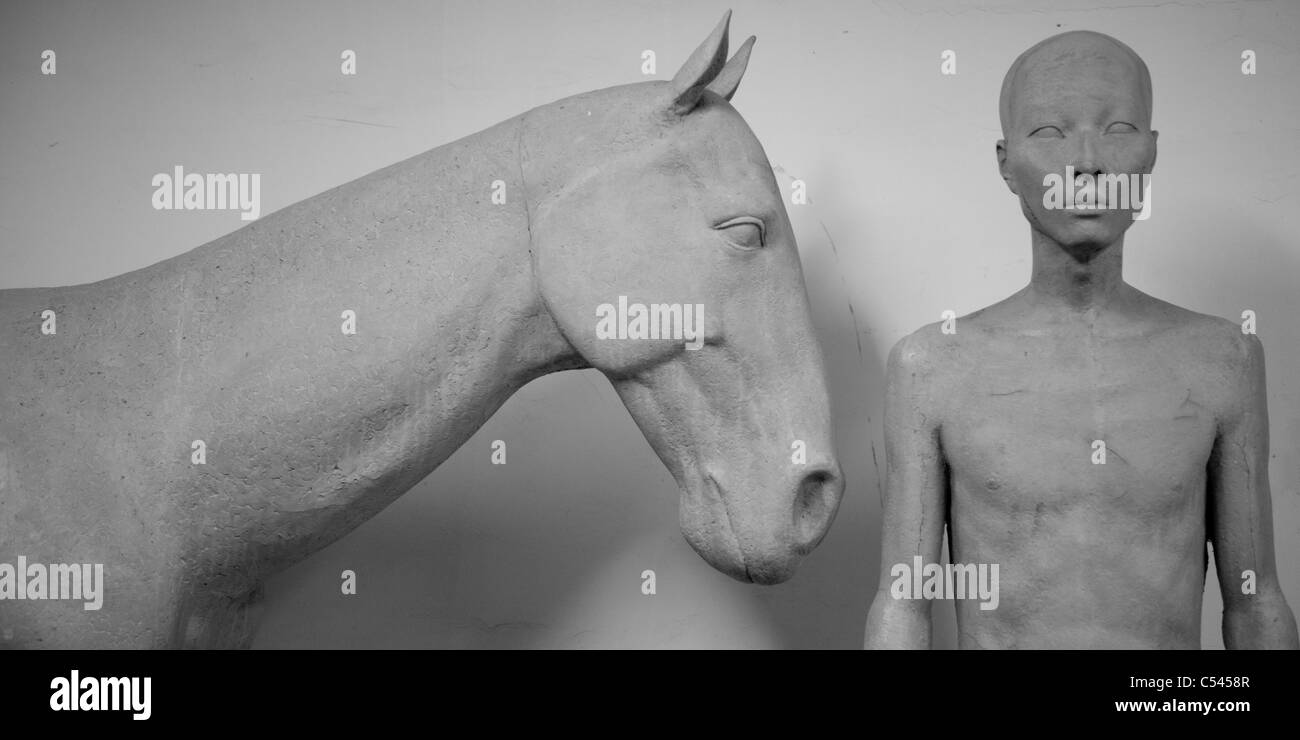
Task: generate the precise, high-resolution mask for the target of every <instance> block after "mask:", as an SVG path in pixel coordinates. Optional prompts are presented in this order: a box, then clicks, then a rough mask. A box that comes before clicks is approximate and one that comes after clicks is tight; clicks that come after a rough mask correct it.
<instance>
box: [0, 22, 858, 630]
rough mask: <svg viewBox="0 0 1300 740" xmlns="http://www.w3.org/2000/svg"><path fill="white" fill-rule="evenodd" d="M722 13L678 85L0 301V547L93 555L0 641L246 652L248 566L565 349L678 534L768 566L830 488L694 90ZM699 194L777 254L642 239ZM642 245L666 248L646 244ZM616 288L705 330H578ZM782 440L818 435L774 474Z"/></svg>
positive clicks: (802, 385)
mask: <svg viewBox="0 0 1300 740" xmlns="http://www.w3.org/2000/svg"><path fill="white" fill-rule="evenodd" d="M725 23H726V19H724V23H723V24H720V26H719V29H720V31H718V30H715V32H714V35H713V36H711V37H710V40H709V41H706V42H705V44H704V45H702V46H701V50H697V52H696V55H695V56H693V58H692V59H693V62H694V64H695V69H694V70H692V69H690V67H691V64H692V62H688V64H687V67H684V68H683V73H679V77H683V75H685V77H686V78H690V79H686V80H685V81H686V82H687V83H691V84H695V83H699V81H700V80H704V82H703V83H699V84H696V85H695V88H694V89H693V90H689V89H687V88H686V87H684V85H683V83H682V82H681V81H680V80H675V81H674V83H671V84H670V83H663V82H656V83H640V84H637V85H629V86H624V87H620V88H610V89H609V90H603V91H597V92H594V93H587V94H585V95H580V96H575V97H574V98H568V99H565V100H562V101H557V102H556V103H552V104H550V105H548V106H543V107H542V108H538V109H534V110H533V111H530V112H528V113H526V114H523V115H521V116H517V117H515V118H512V119H510V120H508V121H505V122H503V123H501V124H498V125H496V126H493V127H491V128H489V129H486V130H484V131H482V132H479V133H477V134H474V135H472V136H469V137H466V138H464V139H461V140H459V141H456V142H453V143H451V144H447V145H445V146H442V147H439V148H437V149H434V150H431V151H428V152H425V153H423V154H420V155H417V156H415V157H412V158H410V159H407V160H405V161H403V162H399V163H397V164H394V165H392V166H390V167H386V168H384V169H381V170H378V171H376V172H374V173H371V174H370V175H367V176H365V177H362V178H359V179H357V180H354V181H352V182H349V183H347V184H344V185H342V186H340V187H337V188H335V189H333V190H330V191H327V192H325V193H322V194H320V195H318V196H315V197H313V198H310V199H308V200H305V201H302V202H299V203H297V204H294V205H292V206H289V207H287V208H284V209H282V210H280V211H278V212H276V213H273V214H270V215H268V216H265V217H263V218H262V219H260V220H258V221H255V222H253V223H251V224H250V225H248V226H246V227H244V228H242V229H240V230H238V231H236V232H234V233H232V234H229V235H227V236H224V237H221V238H219V239H216V240H214V241H213V242H210V243H208V244H206V245H203V246H201V247H199V248H197V249H194V250H192V251H190V252H188V253H185V254H182V255H180V256H178V257H175V258H172V259H169V260H166V261H163V262H160V263H158V264H156V265H153V266H150V267H147V268H144V269H142V270H137V271H135V272H132V273H127V274H125V275H121V276H119V277H116V278H111V279H108V280H104V281H101V282H98V283H93V284H88V285H83V286H73V287H66V288H51V289H23V290H11V291H0V345H2V346H3V347H4V349H5V351H4V352H3V354H0V377H4V378H5V379H6V380H5V382H4V384H3V385H0V547H2V548H3V549H2V550H0V560H6V559H8V561H9V562H13V559H14V557H16V556H17V555H24V556H26V558H27V561H28V562H42V563H103V564H105V568H104V578H105V583H104V589H105V595H104V605H103V608H102V609H101V610H99V611H87V610H84V609H83V607H82V602H80V601H76V600H70V601H38V600H26V601H22V600H0V629H2V630H3V632H2V634H0V637H2V638H3V639H0V646H8V647H21V646H49V647H70V646H76V647H163V646H167V647H170V646H201V647H208V646H217V647H221V646H244V645H247V644H248V643H249V642H250V641H251V637H252V630H253V627H254V625H255V622H256V618H255V617H256V614H255V612H256V605H257V602H258V597H259V594H260V584H261V582H262V580H263V579H264V578H265V577H266V576H267V575H269V574H270V573H272V572H275V571H276V570H279V569H281V568H283V567H286V566H287V565H289V564H291V563H292V562H295V561H297V560H300V559H302V558H304V557H306V556H307V555H309V554H311V553H312V552H314V551H316V550H318V549H320V548H321V547H324V546H325V545H327V544H329V543H330V542H333V541H334V540H336V539H338V538H339V537H341V536H343V535H344V534H346V533H347V532H348V531H350V530H351V529H353V528H355V527H356V526H357V525H359V524H360V523H361V522H363V521H365V520H366V519H368V518H370V517H371V516H373V515H375V514H376V513H377V512H378V511H380V510H381V509H383V508H384V507H385V506H387V505H388V504H389V503H391V502H392V501H393V500H395V499H396V498H397V497H398V496H400V495H401V494H402V493H404V492H406V491H407V490H409V489H410V488H411V487H413V486H414V485H415V484H416V483H418V482H419V481H420V480H421V479H423V478H424V477H425V476H427V475H428V474H429V473H431V472H432V471H433V470H434V469H435V468H436V467H437V466H438V465H439V464H440V463H441V462H442V461H443V460H445V459H446V458H447V457H448V456H449V455H450V454H451V453H452V452H454V451H455V450H456V449H457V448H458V447H459V446H460V445H461V444H462V443H463V442H464V441H465V440H466V439H468V438H469V437H470V436H471V435H472V434H473V433H474V431H475V430H477V429H478V428H479V426H481V425H482V423H483V422H484V421H486V419H487V418H489V417H490V416H491V415H492V414H493V413H494V412H495V411H496V410H497V409H498V408H499V407H500V406H501V404H502V403H504V402H505V400H506V399H507V398H508V397H509V396H510V395H511V394H513V393H514V392H515V391H516V390H518V389H519V388H520V387H522V386H523V385H524V384H526V383H527V382H529V381H530V380H532V379H533V378H535V377H538V376H540V375H542V374H545V373H548V372H552V371H556V370H563V369H569V368H578V367H588V366H594V367H597V368H599V369H601V370H602V371H604V372H605V373H606V374H607V375H608V376H609V377H610V378H611V380H612V381H614V383H615V387H616V388H617V389H618V390H619V393H620V395H621V396H622V397H623V398H624V401H625V403H627V405H628V408H629V410H630V411H631V412H632V413H633V417H634V419H636V421H637V423H638V424H639V425H640V426H641V428H642V430H643V431H644V432H645V433H646V436H647V439H648V440H649V441H650V442H651V444H652V445H653V446H654V447H655V449H656V451H657V452H658V453H659V454H660V457H661V458H663V459H664V461H665V463H667V464H668V465H669V468H670V470H672V471H673V473H674V475H675V477H676V478H677V480H678V482H679V483H680V484H681V485H682V490H683V492H682V519H683V531H684V533H685V534H686V536H687V538H688V540H690V541H691V544H692V545H694V546H695V547H696V549H697V550H699V551H700V552H701V554H702V555H703V556H704V557H705V558H706V559H707V560H709V562H711V563H712V564H714V565H715V566H716V567H719V568H720V569H722V570H724V571H726V572H728V573H730V574H731V575H733V576H736V577H738V578H742V579H745V580H757V581H762V582H774V581H776V580H781V579H783V578H785V577H788V575H789V573H790V572H791V571H792V568H793V561H794V559H796V558H797V556H798V555H799V554H802V553H803V552H806V551H807V550H809V549H811V547H812V546H814V545H815V544H816V541H817V540H819V539H820V537H821V535H822V533H824V531H825V527H826V526H827V525H828V524H829V519H830V517H831V516H832V515H833V512H834V508H835V505H836V504H837V502H838V497H839V493H840V491H841V490H842V486H843V484H842V480H841V479H840V478H839V471H838V466H837V465H836V464H835V462H834V458H833V450H832V449H831V444H830V440H829V433H828V428H827V427H828V411H827V409H826V399H825V389H824V384H823V381H822V380H821V366H820V354H819V351H818V349H817V347H816V343H815V340H813V339H811V328H810V327H809V326H807V316H806V313H807V306H806V297H805V296H804V295H803V292H802V278H801V276H800V275H799V269H798V258H797V254H796V253H795V251H794V249H793V239H792V238H790V237H789V233H788V232H789V224H788V222H787V221H786V220H785V214H784V209H783V207H781V205H780V199H779V194H777V193H776V190H775V184H774V182H773V181H772V178H771V173H770V170H769V169H766V168H767V163H766V158H765V157H764V156H763V155H762V150H761V147H758V145H757V141H756V140H755V139H753V136H752V133H749V131H748V128H747V127H745V126H744V123H743V120H741V119H740V117H739V115H738V114H736V113H735V111H734V109H732V108H731V107H730V106H729V105H727V104H726V100H725V99H724V96H722V95H719V94H717V93H714V92H706V91H704V90H703V87H704V84H707V83H708V82H709V81H710V80H713V79H715V78H719V79H722V78H726V76H727V75H726V73H725V70H723V69H722V65H721V64H720V63H719V62H718V59H719V56H721V60H722V61H725V54H726V49H725V47H726V41H725V39H726V31H725ZM719 35H720V38H719ZM719 41H720V43H719ZM744 51H745V55H746V57H747V52H748V46H746V48H745V50H744ZM738 56H739V55H738ZM706 57H707V58H706ZM741 66H742V71H743V60H742V64H741ZM720 72H722V73H723V74H720ZM732 74H733V76H734V77H735V80H734V81H733V82H731V83H729V84H731V89H732V90H734V83H735V82H738V81H739V75H738V74H735V73H734V71H733V72H732ZM705 77H707V78H708V79H704V78H705ZM684 79H685V78H684ZM729 93H730V91H727V94H726V95H725V97H727V98H729V97H730V94H729ZM683 94H686V95H694V96H695V97H696V98H697V99H696V100H695V101H694V102H692V103H691V105H690V106H689V107H688V108H686V110H685V111H683V110H681V109H680V108H681V106H682V102H681V101H682V96H683ZM665 100H666V101H667V102H668V103H669V105H668V106H667V111H668V112H667V113H665V112H664V110H665V104H664V103H665ZM674 106H676V107H677V109H674ZM697 109H698V110H697ZM692 111H694V112H692ZM665 132H671V133H672V134H673V135H672V136H665V135H664V133H665ZM719 137H721V139H722V140H723V141H722V143H721V145H720V144H719V141H718V139H719ZM701 173H707V174H708V178H707V180H706V181H704V182H701ZM720 174H721V175H725V179H726V180H727V182H726V183H721V182H712V183H711V181H713V180H717V179H718V178H719V176H720ZM610 178H613V179H612V180H611V179H610ZM665 178H667V179H668V180H670V181H671V182H669V181H665ZM637 183H640V184H639V185H638V184H637ZM502 185H504V196H505V197H504V202H500V201H499V199H498V201H497V202H494V200H493V194H494V192H499V191H500V189H501V187H502ZM665 187H667V188H668V190H667V191H666V193H667V194H665V192H661V191H662V189H663V188H665ZM674 188H675V190H674ZM719 188H722V189H721V190H719ZM701 190H705V191H708V192H711V193H714V195H713V196H711V197H712V199H713V201H715V202H714V205H716V206H718V207H720V208H722V210H721V211H719V213H722V212H725V211H726V210H727V209H728V208H731V209H732V210H736V209H735V208H733V206H740V205H742V204H744V205H745V206H746V207H745V208H740V210H746V209H748V210H756V211H761V212H762V213H764V214H767V216H766V217H767V218H768V219H769V220H770V221H771V223H769V224H768V225H767V227H766V230H767V232H768V233H770V234H772V235H773V238H781V237H782V235H784V236H785V237H786V239H787V241H788V244H783V245H781V248H780V249H769V250H767V252H766V253H763V254H745V255H739V253H738V252H737V253H735V254H731V253H728V252H727V251H726V250H725V249H723V250H718V247H717V245H716V244H710V247H711V248H713V249H715V250H717V253H716V254H714V253H712V252H709V253H707V254H708V255H710V256H708V257H706V258H705V259H706V263H705V264H703V265H702V264H701V263H700V257H698V256H696V257H691V256H690V255H691V254H692V252H691V251H690V250H692V249H694V248H695V247H697V246H698V245H693V244H689V243H681V244H680V245H679V242H689V241H691V240H694V241H698V240H699V235H698V234H696V233H695V232H697V231H699V230H700V229H701V228H704V229H706V230H708V235H709V237H710V238H715V239H716V237H714V236H713V234H714V233H721V232H715V231H713V230H711V229H716V228H717V227H709V226H707V225H703V226H702V225H701V224H696V223H691V222H689V219H687V223H686V224H685V226H680V227H676V226H675V227H673V228H685V229H688V230H694V231H692V232H691V233H692V235H693V236H692V237H691V238H690V239H686V238H684V237H681V235H675V234H673V233H672V231H673V228H667V229H666V228H663V224H664V220H665V218H666V217H667V216H666V215H665V213H667V214H669V216H671V217H672V220H673V221H674V222H675V221H677V220H679V216H680V214H675V213H673V211H681V210H682V209H683V208H684V206H683V203H687V202H698V201H700V200H701V193H700V191H701ZM665 198H667V199H668V200H667V201H665V200H664V199H665ZM755 203H757V205H755ZM638 221H641V223H639V224H638V223H636V222H638ZM656 226H658V227H659V228H656ZM624 227H626V228H627V229H628V230H629V231H630V233H625V234H619V233H618V231H619V229H621V228H624ZM661 239H665V240H667V241H669V242H671V243H672V244H674V245H678V246H674V247H673V248H672V249H664V248H662V247H661V248H659V250H658V255H657V257H656V256H655V254H654V252H647V251H638V250H644V249H649V248H651V247H652V246H653V245H654V244H655V243H656V242H657V241H658V240H661ZM615 244H619V245H623V246H619V247H616V246H614V245H615ZM676 249H680V250H682V251H681V253H680V254H674V251H673V250H676ZM696 252H697V253H698V250H696ZM736 259H743V260H747V262H745V263H744V264H746V265H748V266H749V267H747V268H744V269H741V270H737V266H738V265H739V264H741V263H736V262H734V261H733V260H736ZM762 260H766V263H764V262H761V261H762ZM771 271H776V272H777V273H778V275H779V277H778V278H773V277H772V276H771V275H770V274H768V275H766V276H765V273H766V272H771ZM746 275H748V277H746ZM755 286H758V287H759V288H762V289H761V290H755V289H754V288H755ZM792 288H793V290H792ZM620 293H621V294H627V295H643V296H644V295H648V296H651V297H659V296H662V297H664V299H665V300H676V299H678V298H680V299H683V300H692V301H694V300H697V299H698V300H703V301H705V305H707V306H712V307H713V309H714V310H713V313H712V314H711V319H710V321H708V322H706V329H707V332H706V334H707V338H706V346H705V347H704V348H703V349H702V350H700V351H699V352H684V351H683V349H682V347H681V346H680V344H676V345H674V344H673V343H671V342H665V341H652V342H635V341H630V340H629V341H616V342H598V341H596V340H595V339H594V338H593V332H592V329H593V327H594V325H595V314H594V312H593V309H594V307H595V305H596V304H597V303H599V302H601V301H603V300H612V299H613V298H614V297H615V296H616V295H618V294H620ZM45 310H53V311H55V312H56V315H57V333H55V334H53V335H43V334H42V333H41V332H40V330H39V326H40V317H41V312H42V311H45ZM345 311H351V312H354V315H355V324H356V333H355V334H346V333H344V332H343V331H342V325H343V323H344V322H345V321H346V320H347V318H346V317H345V316H344V312H345ZM764 322H767V325H766V328H765V327H764V326H763V324H764ZM792 322H793V328H794V329H795V331H794V332H793V333H785V332H779V331H778V332H775V334H776V339H777V342H776V343H775V344H774V343H772V342H771V340H769V339H765V337H766V336H767V335H768V334H770V333H772V332H773V329H772V327H773V326H774V325H776V326H780V325H782V324H785V325H790V324H791V323H792ZM800 329H802V330H803V331H802V332H800V331H798V330H800ZM765 345H766V346H765ZM755 346H758V347H759V348H760V350H759V351H758V352H757V353H755V352H753V351H750V350H751V349H752V348H753V347H755ZM741 350H743V351H741ZM738 351H739V352H740V354H736V353H737V352H738ZM783 352H788V353H789V355H788V356H787V359H786V362H787V364H788V365H789V368H788V372H778V373H775V374H774V373H773V371H772V363H773V362H777V361H780V358H781V357H782V356H783V354H782V353H783ZM774 376H775V377H774ZM768 395H775V397H776V398H778V399H782V398H783V399H784V401H788V403H787V402H784V401H783V402H780V403H777V402H768V401H760V400H759V398H760V397H763V396H768ZM746 404H748V405H746ZM773 405H775V406H776V407H779V408H765V407H768V406H773ZM792 409H794V410H793V411H792ZM720 411H721V412H723V414H724V416H726V417H727V422H726V423H725V424H721V423H711V422H717V421H718V418H717V415H718V413H719V412H720ZM694 417H701V418H694ZM715 427H716V428H715ZM738 428H739V430H740V431H741V432H742V433H740V434H737V430H738ZM795 437H798V438H799V439H801V440H806V441H807V444H808V445H809V447H810V448H811V449H812V450H813V451H812V452H810V453H809V457H810V464H809V465H807V466H806V468H801V469H800V470H794V471H791V470H787V468H789V467H790V466H789V465H788V460H785V458H786V457H787V456H788V455H789V452H788V450H789V448H790V440H791V439H792V438H795ZM196 440H201V441H202V442H203V443H204V446H205V453H204V454H205V460H204V462H203V463H202V464H196V462H195V458H194V457H193V454H194V453H193V447H192V445H193V444H194V443H195V441H196ZM747 446H752V447H756V448H759V449H760V451H761V452H763V453H765V454H767V455H768V456H769V457H774V458H775V462H771V461H769V463H770V464H768V465H766V467H765V466H759V465H755V464H754V463H753V461H752V460H751V459H749V458H751V457H752V456H753V453H752V452H749V451H748V449H749V447H747ZM728 460H729V461H730V462H727V461H728ZM746 471H749V472H746ZM758 473H762V474H765V475H768V476H769V477H771V479H772V480H773V481H775V482H774V483H768V482H755V481H750V480H747V479H746V478H747V476H749V475H751V474H758ZM740 484H745V485H744V486H741V485H740ZM737 488H743V489H744V490H742V491H741V492H740V493H738V494H737V493H734V489H737ZM777 488H779V489H780V490H782V491H785V492H786V493H785V494H782V496H781V497H776V496H772V495H766V493H765V492H767V491H769V490H776V489H777ZM787 494H788V495H787ZM778 498H780V500H777V499H778Z"/></svg>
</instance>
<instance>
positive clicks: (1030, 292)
mask: <svg viewBox="0 0 1300 740" xmlns="http://www.w3.org/2000/svg"><path fill="white" fill-rule="evenodd" d="M1031 233H1032V235H1033V236H1032V249H1033V269H1032V274H1031V276H1030V280H1029V287H1028V288H1027V289H1026V293H1027V296H1028V298H1029V299H1030V301H1031V302H1032V303H1033V304H1034V305H1035V306H1038V307H1041V308H1044V309H1048V310H1059V311H1062V312H1069V313H1076V314H1084V315H1090V316H1096V315H1098V314H1100V313H1103V312H1106V311H1108V310H1113V309H1114V308H1117V307H1118V306H1119V305H1121V304H1122V302H1123V300H1124V299H1125V298H1126V297H1127V296H1128V294H1129V292H1130V291H1131V290H1132V288H1131V287H1129V285H1128V284H1127V283H1125V282H1124V237H1123V236H1121V237H1120V238H1119V239H1117V240H1115V241H1114V242H1113V243H1111V244H1110V245H1108V246H1106V247H1104V248H1102V249H1101V250H1099V251H1096V252H1093V253H1091V254H1090V255H1087V256H1083V255H1080V254H1072V253H1071V251H1070V250H1068V249H1066V248H1064V247H1062V246H1061V245H1060V244H1059V243H1057V242H1056V241H1054V240H1053V239H1052V238H1051V237H1049V236H1047V235H1046V234H1043V233H1042V232H1040V231H1038V230H1037V229H1033V230H1032V232H1031Z"/></svg>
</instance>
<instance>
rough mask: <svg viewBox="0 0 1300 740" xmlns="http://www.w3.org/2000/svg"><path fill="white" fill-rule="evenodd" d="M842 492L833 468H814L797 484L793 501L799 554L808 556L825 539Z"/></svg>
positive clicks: (842, 482)
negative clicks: (797, 488)
mask: <svg viewBox="0 0 1300 740" xmlns="http://www.w3.org/2000/svg"><path fill="white" fill-rule="evenodd" d="M843 490H844V480H843V478H842V477H841V476H840V473H839V470H838V468H835V467H826V468H818V469H816V470H814V471H812V472H810V473H808V474H807V475H805V476H804V477H803V480H801V481H800V482H799V490H798V492H797V493H796V494H795V498H794V528H795V539H796V543H795V544H796V547H797V548H798V549H799V552H800V554H807V553H809V552H811V551H812V549H813V548H814V547H816V546H817V543H819V542H821V539H822V537H824V536H825V535H826V530H828V529H829V528H830V522H831V518H832V517H834V516H835V509H836V508H838V507H839V503H840V494H841V493H842V492H843Z"/></svg>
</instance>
